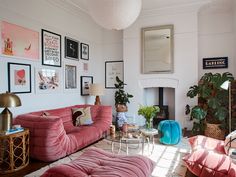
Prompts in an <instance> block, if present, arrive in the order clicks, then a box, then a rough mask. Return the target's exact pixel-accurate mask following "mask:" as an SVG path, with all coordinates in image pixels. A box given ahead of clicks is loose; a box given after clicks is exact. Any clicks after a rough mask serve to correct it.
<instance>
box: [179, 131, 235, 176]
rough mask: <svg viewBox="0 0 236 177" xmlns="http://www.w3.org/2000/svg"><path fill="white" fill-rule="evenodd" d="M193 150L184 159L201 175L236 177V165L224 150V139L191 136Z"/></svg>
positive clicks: (192, 169)
mask: <svg viewBox="0 0 236 177" xmlns="http://www.w3.org/2000/svg"><path fill="white" fill-rule="evenodd" d="M189 142H190V145H191V147H192V152H191V153H190V154H187V155H186V156H185V157H184V158H183V160H184V162H185V163H186V166H187V168H188V169H189V170H190V171H191V172H192V173H193V174H195V175H197V176H199V177H236V165H235V164H234V163H233V162H232V160H231V159H230V157H229V156H227V155H226V154H225V151H224V141H221V140H217V139H213V138H209V137H206V136H202V135H198V136H195V137H191V138H189Z"/></svg>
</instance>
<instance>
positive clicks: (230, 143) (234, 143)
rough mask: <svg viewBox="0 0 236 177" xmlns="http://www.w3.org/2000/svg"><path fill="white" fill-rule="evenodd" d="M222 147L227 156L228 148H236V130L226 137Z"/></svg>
mask: <svg viewBox="0 0 236 177" xmlns="http://www.w3.org/2000/svg"><path fill="white" fill-rule="evenodd" d="M224 147H225V153H226V154H229V150H230V148H236V130H234V131H233V132H231V133H230V134H228V135H227V136H226V138H225V145H224Z"/></svg>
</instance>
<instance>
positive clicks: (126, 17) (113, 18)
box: [87, 0, 142, 30]
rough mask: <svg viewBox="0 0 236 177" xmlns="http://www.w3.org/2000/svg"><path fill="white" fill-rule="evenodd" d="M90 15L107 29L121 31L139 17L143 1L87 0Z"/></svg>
mask: <svg viewBox="0 0 236 177" xmlns="http://www.w3.org/2000/svg"><path fill="white" fill-rule="evenodd" d="M87 3H88V4H87V5H88V10H89V14H90V15H91V16H92V18H93V19H94V21H95V22H96V23H97V24H99V25H100V26H102V27H104V28H106V29H114V30H121V29H125V28H127V27H128V26H130V25H131V24H132V23H133V22H134V21H135V20H136V19H137V18H138V16H139V14H140V11H141V7H142V0H87Z"/></svg>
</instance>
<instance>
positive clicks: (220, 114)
mask: <svg viewBox="0 0 236 177" xmlns="http://www.w3.org/2000/svg"><path fill="white" fill-rule="evenodd" d="M227 115H228V109H226V108H225V107H220V108H218V109H217V110H216V112H215V114H214V116H215V117H216V118H217V119H218V120H219V121H223V120H225V118H226V117H227Z"/></svg>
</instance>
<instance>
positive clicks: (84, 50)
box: [80, 43, 89, 60]
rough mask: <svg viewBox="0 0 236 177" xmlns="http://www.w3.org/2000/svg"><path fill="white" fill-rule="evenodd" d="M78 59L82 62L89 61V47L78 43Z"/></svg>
mask: <svg viewBox="0 0 236 177" xmlns="http://www.w3.org/2000/svg"><path fill="white" fill-rule="evenodd" d="M80 58H81V59H83V60H89V45H88V44H85V43H80Z"/></svg>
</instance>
